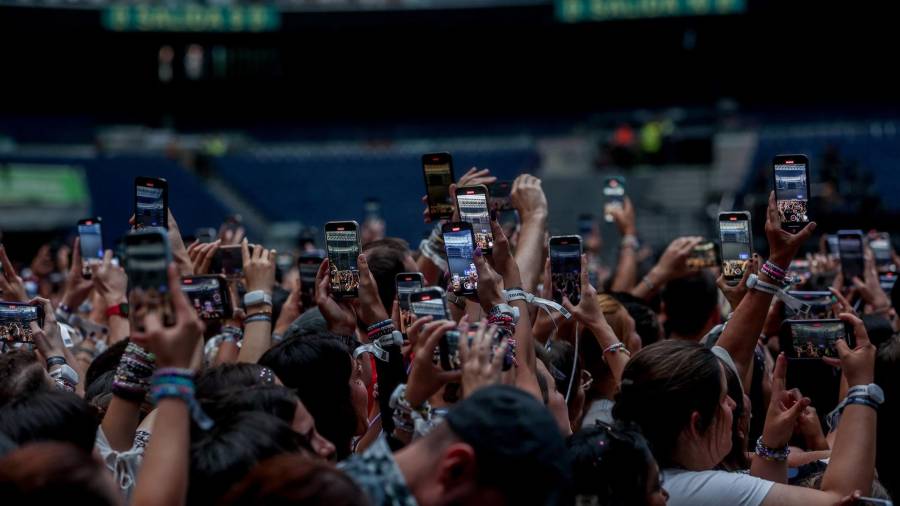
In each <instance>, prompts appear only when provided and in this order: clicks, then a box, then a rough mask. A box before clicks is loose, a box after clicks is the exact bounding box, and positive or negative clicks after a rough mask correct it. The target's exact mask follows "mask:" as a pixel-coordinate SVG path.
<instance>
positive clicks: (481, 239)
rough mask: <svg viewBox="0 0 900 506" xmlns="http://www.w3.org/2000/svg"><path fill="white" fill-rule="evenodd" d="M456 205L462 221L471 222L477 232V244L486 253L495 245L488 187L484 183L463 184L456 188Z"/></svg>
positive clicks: (473, 229) (475, 232)
mask: <svg viewBox="0 0 900 506" xmlns="http://www.w3.org/2000/svg"><path fill="white" fill-rule="evenodd" d="M456 206H457V209H458V210H459V218H460V220H461V221H464V222H466V223H470V224H471V225H472V231H473V232H474V234H475V246H476V247H478V248H481V251H483V252H484V253H485V254H490V253H491V249H492V248H493V247H494V235H493V234H492V233H491V213H490V211H489V210H488V189H487V186H484V185H475V186H463V187H462V188H457V189H456Z"/></svg>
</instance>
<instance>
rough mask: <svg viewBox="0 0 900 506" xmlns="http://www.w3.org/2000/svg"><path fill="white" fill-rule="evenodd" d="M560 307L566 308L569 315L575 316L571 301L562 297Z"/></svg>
mask: <svg viewBox="0 0 900 506" xmlns="http://www.w3.org/2000/svg"><path fill="white" fill-rule="evenodd" d="M562 307H564V308H566V310H568V311H569V312H570V313H572V314H575V306H573V305H572V301H570V300H569V298H568V297H566V296H565V295H563V299H562Z"/></svg>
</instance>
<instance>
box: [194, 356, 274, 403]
mask: <svg viewBox="0 0 900 506" xmlns="http://www.w3.org/2000/svg"><path fill="white" fill-rule="evenodd" d="M273 380H274V374H273V373H272V372H271V369H267V368H266V367H264V366H261V365H259V364H248V363H245V362H237V363H233V364H220V365H217V366H215V367H210V368H208V369H204V370H203V372H202V373H200V375H199V376H197V381H196V385H197V386H196V389H195V396H196V397H197V398H198V399H207V398H212V397H216V396H219V395H222V394H223V393H225V392H228V391H231V390H243V389H245V388H252V387H257V386H263V385H269V384H274V383H273Z"/></svg>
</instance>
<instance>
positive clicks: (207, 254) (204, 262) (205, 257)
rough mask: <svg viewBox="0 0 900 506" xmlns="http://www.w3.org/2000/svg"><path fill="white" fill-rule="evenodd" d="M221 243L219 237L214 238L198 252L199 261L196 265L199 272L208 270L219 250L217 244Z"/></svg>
mask: <svg viewBox="0 0 900 506" xmlns="http://www.w3.org/2000/svg"><path fill="white" fill-rule="evenodd" d="M221 243H222V240H221V239H216V240H215V241H213V242H211V243H209V246H207V247H206V248H204V250H203V251H202V252H201V254H200V258H199V259H200V262H199V265H198V266H197V270H198V271H199V272H201V273H205V272H209V270H210V268H211V267H212V262H213V259H214V258H216V253H217V252H218V251H219V245H220V244H221Z"/></svg>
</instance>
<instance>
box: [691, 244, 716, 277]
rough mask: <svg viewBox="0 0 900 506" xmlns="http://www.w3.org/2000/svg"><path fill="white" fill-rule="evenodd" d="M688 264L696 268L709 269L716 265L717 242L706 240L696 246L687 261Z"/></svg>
mask: <svg viewBox="0 0 900 506" xmlns="http://www.w3.org/2000/svg"><path fill="white" fill-rule="evenodd" d="M685 263H686V264H687V266H688V267H689V268H691V269H694V270H700V269H707V268H709V267H715V266H716V263H717V262H716V244H715V243H714V242H712V241H704V242H701V243H700V244H698V245H696V246H694V249H693V251H691V255H690V256H689V257H688V258H687V260H686V261H685Z"/></svg>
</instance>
